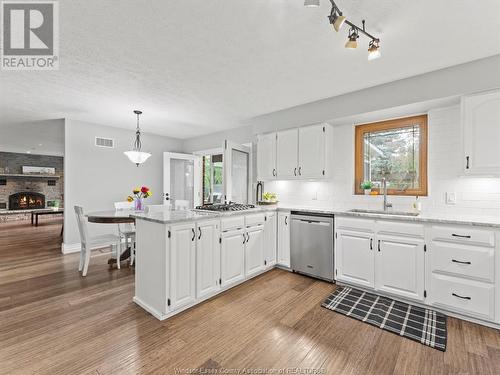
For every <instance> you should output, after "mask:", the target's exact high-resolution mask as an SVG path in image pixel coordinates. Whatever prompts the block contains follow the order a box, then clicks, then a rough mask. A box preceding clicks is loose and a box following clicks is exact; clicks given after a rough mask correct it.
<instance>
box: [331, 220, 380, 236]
mask: <svg viewBox="0 0 500 375" xmlns="http://www.w3.org/2000/svg"><path fill="white" fill-rule="evenodd" d="M335 225H336V227H337V228H338V229H348V230H355V231H362V232H370V233H373V231H374V230H375V220H373V219H360V218H354V217H345V216H343V217H342V216H337V217H335Z"/></svg>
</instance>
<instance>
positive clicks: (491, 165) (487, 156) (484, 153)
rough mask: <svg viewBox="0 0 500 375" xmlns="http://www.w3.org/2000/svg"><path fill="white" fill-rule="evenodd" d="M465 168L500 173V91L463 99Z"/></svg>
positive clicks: (467, 171)
mask: <svg viewBox="0 0 500 375" xmlns="http://www.w3.org/2000/svg"><path fill="white" fill-rule="evenodd" d="M462 128H463V141H464V161H463V163H464V164H463V165H464V171H465V173H466V174H470V175H500V153H498V152H496V150H497V149H498V147H499V145H500V91H490V92H486V93H480V94H475V95H469V96H464V97H463V98H462Z"/></svg>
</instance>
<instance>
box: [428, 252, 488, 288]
mask: <svg viewBox="0 0 500 375" xmlns="http://www.w3.org/2000/svg"><path fill="white" fill-rule="evenodd" d="M429 256H430V258H431V271H432V272H435V271H437V272H444V273H449V274H453V275H456V276H459V277H462V276H463V277H470V278H474V279H479V280H483V281H487V282H493V281H494V276H495V261H494V258H495V249H494V248H487V247H479V246H470V245H462V244H454V243H446V242H432V245H431V247H430V249H429Z"/></svg>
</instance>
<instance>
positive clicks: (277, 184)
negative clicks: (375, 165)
mask: <svg viewBox="0 0 500 375" xmlns="http://www.w3.org/2000/svg"><path fill="white" fill-rule="evenodd" d="M381 120H382V119H381ZM333 132H334V141H333V149H334V153H335V160H336V163H335V165H334V168H333V177H332V179H331V180H329V181H322V182H316V181H315V182H312V181H274V182H267V183H266V185H265V190H266V191H274V192H276V193H278V198H279V200H280V202H282V203H285V204H302V205H305V206H311V207H328V206H330V207H342V208H368V209H379V208H380V207H381V206H382V197H373V196H362V195H354V194H353V190H354V187H353V184H354V126H353V125H352V124H347V125H342V126H336V127H334V129H333ZM461 145H462V140H461V129H460V108H459V107H458V106H456V107H449V108H443V109H438V110H433V111H431V112H430V113H429V155H428V175H429V177H428V178H429V180H428V183H429V195H428V196H427V197H420V198H419V200H420V201H421V202H422V209H423V210H424V211H433V212H438V213H443V214H457V215H460V214H463V215H484V216H495V215H500V178H471V177H460V175H461V172H462V167H463V166H462V154H461ZM447 191H448V192H449V191H453V192H456V196H457V202H456V204H454V205H448V204H446V192H447ZM390 201H391V202H392V203H393V204H394V208H395V209H396V210H409V209H410V208H411V205H412V203H413V202H414V201H415V197H393V196H391V197H390Z"/></svg>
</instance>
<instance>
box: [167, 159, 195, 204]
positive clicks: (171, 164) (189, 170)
mask: <svg viewBox="0 0 500 375" xmlns="http://www.w3.org/2000/svg"><path fill="white" fill-rule="evenodd" d="M200 183H201V158H200V157H199V156H197V155H191V154H177V153H173V152H164V153H163V204H165V205H171V206H172V207H173V208H175V209H178V208H194V207H196V206H198V205H200V204H201V191H200V185H201V184H200Z"/></svg>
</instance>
